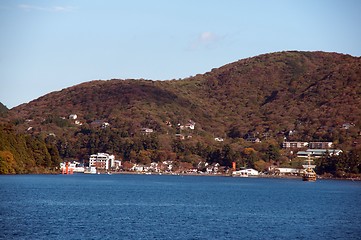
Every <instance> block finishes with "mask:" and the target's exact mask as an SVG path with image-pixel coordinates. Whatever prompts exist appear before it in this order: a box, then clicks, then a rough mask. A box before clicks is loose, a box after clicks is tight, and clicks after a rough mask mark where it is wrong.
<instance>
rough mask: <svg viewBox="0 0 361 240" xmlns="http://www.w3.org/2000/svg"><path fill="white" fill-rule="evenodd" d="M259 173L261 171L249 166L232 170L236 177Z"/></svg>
mask: <svg viewBox="0 0 361 240" xmlns="http://www.w3.org/2000/svg"><path fill="white" fill-rule="evenodd" d="M258 175H259V172H258V171H257V170H255V169H253V168H247V169H242V170H239V171H234V172H232V176H234V177H249V176H258Z"/></svg>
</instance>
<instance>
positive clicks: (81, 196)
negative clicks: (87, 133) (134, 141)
mask: <svg viewBox="0 0 361 240" xmlns="http://www.w3.org/2000/svg"><path fill="white" fill-rule="evenodd" d="M244 238H248V239H361V182H353V181H333V180H319V181H317V182H302V181H301V180H298V179H296V180H292V179H263V178H231V177H197V176H153V175H85V174H74V175H18V176H0V239H244Z"/></svg>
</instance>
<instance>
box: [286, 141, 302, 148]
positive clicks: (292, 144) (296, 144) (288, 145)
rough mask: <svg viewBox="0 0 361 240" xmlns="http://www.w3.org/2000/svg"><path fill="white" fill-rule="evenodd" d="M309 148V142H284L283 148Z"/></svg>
mask: <svg viewBox="0 0 361 240" xmlns="http://www.w3.org/2000/svg"><path fill="white" fill-rule="evenodd" d="M307 146H308V142H283V144H282V147H283V148H304V147H307Z"/></svg>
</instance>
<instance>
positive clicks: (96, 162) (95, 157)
mask: <svg viewBox="0 0 361 240" xmlns="http://www.w3.org/2000/svg"><path fill="white" fill-rule="evenodd" d="M89 167H96V168H97V169H105V170H108V169H109V168H113V167H115V158H114V155H109V154H108V153H97V154H92V155H90V158H89Z"/></svg>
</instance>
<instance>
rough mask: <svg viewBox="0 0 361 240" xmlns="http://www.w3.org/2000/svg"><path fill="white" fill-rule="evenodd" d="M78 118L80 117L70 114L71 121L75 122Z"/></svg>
mask: <svg viewBox="0 0 361 240" xmlns="http://www.w3.org/2000/svg"><path fill="white" fill-rule="evenodd" d="M77 118H78V115H76V114H70V115H69V119H71V120H75V119H77Z"/></svg>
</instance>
